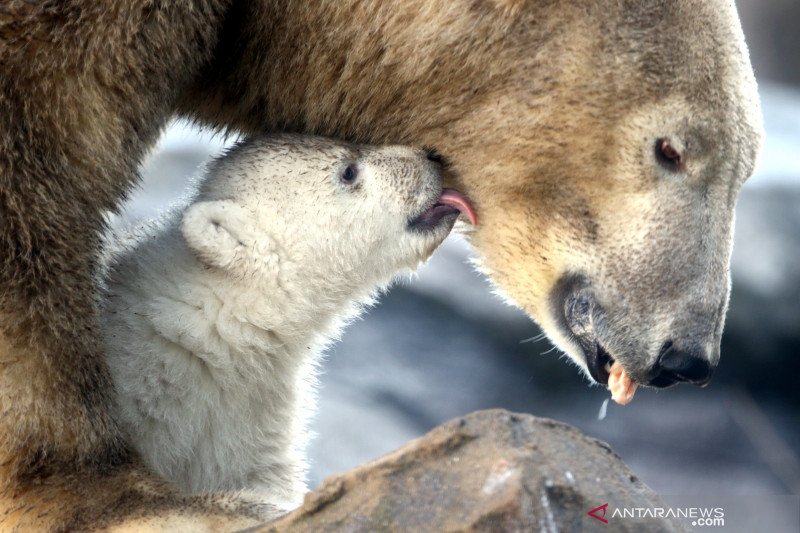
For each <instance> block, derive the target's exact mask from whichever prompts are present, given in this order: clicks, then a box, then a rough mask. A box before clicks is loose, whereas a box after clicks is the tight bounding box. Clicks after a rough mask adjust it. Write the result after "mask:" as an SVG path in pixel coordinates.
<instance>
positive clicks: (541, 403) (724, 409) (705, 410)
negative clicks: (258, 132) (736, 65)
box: [121, 0, 800, 530]
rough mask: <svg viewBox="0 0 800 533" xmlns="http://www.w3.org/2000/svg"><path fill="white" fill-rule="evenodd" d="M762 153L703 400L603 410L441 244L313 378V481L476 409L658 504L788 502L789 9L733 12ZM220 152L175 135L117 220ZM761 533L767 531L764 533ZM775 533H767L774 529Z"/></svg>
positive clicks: (795, 135) (792, 131)
mask: <svg viewBox="0 0 800 533" xmlns="http://www.w3.org/2000/svg"><path fill="white" fill-rule="evenodd" d="M737 5H738V6H739V9H740V13H741V16H742V21H743V24H744V29H745V34H746V35H747V38H748V43H749V45H750V49H751V55H752V61H753V65H754V67H755V71H756V75H757V77H758V79H759V85H760V91H761V98H762V104H763V110H764V115H765V121H766V129H767V141H766V146H765V149H764V151H763V153H762V157H761V160H760V165H759V167H758V170H757V172H756V174H755V176H754V177H753V178H751V179H750V180H749V181H748V182H747V184H746V186H745V187H744V191H743V193H742V195H741V199H740V201H739V205H738V208H737V222H736V240H735V248H734V255H733V282H734V285H733V295H732V300H731V309H730V312H729V314H728V322H727V327H726V330H725V336H724V338H723V348H722V361H721V364H720V366H719V369H718V372H717V374H716V377H715V379H714V381H713V382H712V384H711V385H710V386H709V387H708V388H706V389H703V390H701V389H696V388H691V387H688V386H679V387H676V388H672V389H668V390H665V391H655V390H649V389H639V391H638V392H637V394H636V398H635V401H634V402H633V403H632V404H631V405H629V406H626V407H620V406H617V405H615V404H610V405H609V406H608V413H607V417H606V418H605V419H604V420H602V421H601V420H598V411H599V409H600V407H601V404H602V403H603V401H604V400H605V399H606V398H607V397H608V393H607V392H606V391H605V390H604V389H602V388H599V387H590V386H589V384H588V381H587V379H585V378H584V377H582V375H580V374H579V372H578V370H577V368H576V367H574V366H572V365H571V364H568V363H567V362H566V361H565V360H564V359H565V358H564V357H563V356H561V355H560V354H559V353H558V352H557V351H556V350H553V349H552V347H551V346H550V344H549V342H548V341H547V340H546V339H541V338H540V337H539V333H540V332H539V331H538V329H537V327H536V326H535V325H534V324H533V323H532V322H531V321H530V319H528V318H527V317H526V316H525V315H524V314H523V313H522V312H520V311H518V310H516V309H514V308H511V307H509V306H507V305H505V304H504V303H503V302H502V301H501V300H500V299H499V298H498V297H496V296H494V295H493V294H492V291H491V287H490V285H489V283H488V282H487V281H486V280H485V279H483V278H482V277H481V276H480V275H478V274H477V273H475V271H474V270H473V268H472V267H471V266H470V263H469V257H470V250H469V246H468V245H467V244H466V243H465V242H464V241H463V240H461V239H460V238H458V237H451V238H450V239H448V241H447V242H446V243H445V245H444V246H443V247H442V248H440V249H439V251H438V252H437V253H436V254H435V256H434V258H433V259H432V260H431V261H430V262H429V263H428V264H427V265H426V266H425V267H424V268H423V269H422V270H421V271H420V272H419V275H418V276H417V277H416V278H415V279H414V280H412V281H410V282H408V283H404V284H401V285H398V286H396V287H395V288H394V289H393V290H392V291H391V292H390V293H389V294H388V295H386V296H385V297H384V298H382V300H381V302H380V304H379V305H378V306H377V307H375V308H374V309H372V310H371V311H370V312H369V313H368V314H367V315H366V316H365V317H364V318H363V319H362V320H360V321H358V322H357V323H355V324H353V325H352V326H351V327H350V328H349V329H348V330H347V331H346V333H345V335H344V337H343V339H342V341H341V342H339V343H338V344H336V345H335V347H334V348H333V349H332V350H331V351H330V352H329V354H328V356H327V360H326V361H325V363H324V364H323V367H322V369H323V374H322V375H321V391H320V397H319V412H318V415H317V416H316V419H315V421H314V423H313V429H314V430H315V431H316V433H317V437H316V438H315V440H314V442H313V445H312V447H311V450H310V452H311V461H312V470H311V479H310V482H311V485H312V486H316V485H318V484H319V482H320V481H321V480H322V478H324V477H325V476H328V475H330V474H333V473H335V472H338V471H342V470H345V469H348V468H351V467H353V466H355V465H357V464H360V463H363V462H364V461H367V460H369V459H373V458H375V457H378V456H379V455H381V454H383V453H386V452H388V451H390V450H392V449H394V448H396V447H398V446H400V445H402V444H404V443H405V442H407V441H408V440H410V439H412V438H415V437H418V436H420V435H422V434H423V433H425V432H426V431H428V430H429V429H431V428H432V427H434V426H436V425H438V424H440V423H442V422H444V421H446V420H448V419H450V418H453V417H457V416H459V415H463V414H466V413H468V412H470V411H473V410H476V409H486V408H493V407H503V408H506V409H511V410H514V411H522V412H528V413H532V414H534V415H538V416H546V417H552V418H556V419H558V420H562V421H565V422H568V423H571V424H573V425H575V426H577V427H579V428H580V429H581V430H583V431H584V432H585V433H587V434H589V435H591V436H594V437H597V438H600V439H602V440H605V441H607V442H609V443H610V444H611V445H612V446H613V447H614V449H615V450H616V451H617V452H618V453H619V454H620V455H621V456H622V458H623V459H624V460H625V461H626V462H627V463H628V465H629V466H630V467H631V468H632V469H633V470H634V471H635V472H636V473H637V474H638V475H639V477H640V478H641V479H642V480H643V481H644V482H645V483H647V484H648V485H649V486H650V487H652V488H653V489H654V490H656V491H657V492H659V493H661V494H677V495H693V494H698V495H699V494H728V495H751V496H753V495H766V494H798V492H799V491H800V463H798V453H800V410H798V407H799V406H800V394H798V393H797V390H798V388H799V387H798V381H797V380H798V378H800V2H798V0H770V1H768V2H765V1H763V0H741V1H739V2H737ZM226 142H230V139H228V140H227V141H226V140H225V139H222V138H220V137H218V136H217V137H215V136H213V135H211V134H208V133H203V132H199V131H197V130H195V129H193V128H191V127H190V126H188V125H186V124H184V123H175V124H174V125H173V126H171V127H170V129H169V130H168V131H167V132H166V134H165V135H164V137H163V139H162V141H161V143H160V144H159V146H158V148H157V149H156V150H155V151H154V153H153V154H152V155H151V156H150V157H149V159H148V161H147V162H146V164H145V165H144V167H143V169H142V173H143V176H144V182H143V184H142V187H141V189H140V190H139V191H138V192H137V194H136V195H135V196H134V197H133V198H132V199H131V201H130V202H129V203H128V205H127V208H126V211H125V214H124V219H123V221H121V223H123V224H125V223H128V222H132V221H136V220H139V219H141V218H146V217H150V216H153V215H154V214H155V213H157V212H158V211H160V210H161V209H163V208H164V207H165V206H166V205H168V204H169V203H170V202H172V201H175V200H176V199H177V198H178V196H179V195H180V193H181V191H182V190H183V189H184V187H185V185H186V182H187V179H188V178H189V177H191V176H193V175H196V174H197V172H198V167H199V166H200V165H202V163H204V162H205V161H207V160H208V159H209V158H210V157H212V156H213V155H215V154H217V153H218V152H219V151H220V150H221V149H222V148H223V146H224V145H225V143H226ZM767 530H770V529H767ZM772 530H776V529H772Z"/></svg>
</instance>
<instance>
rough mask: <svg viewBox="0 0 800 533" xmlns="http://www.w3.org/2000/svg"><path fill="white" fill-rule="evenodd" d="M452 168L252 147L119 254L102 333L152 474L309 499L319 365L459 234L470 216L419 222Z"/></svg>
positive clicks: (352, 150) (278, 145)
mask: <svg viewBox="0 0 800 533" xmlns="http://www.w3.org/2000/svg"><path fill="white" fill-rule="evenodd" d="M348 167H349V168H350V169H353V173H354V178H352V179H351V180H349V181H347V182H343V180H342V178H341V176H342V175H343V173H344V172H345V169H347V168H348ZM440 170H441V166H440V165H439V164H437V163H434V162H431V161H429V160H428V159H427V156H426V153H424V152H422V151H421V150H411V149H408V148H401V147H381V148H370V147H365V146H358V147H356V146H351V145H345V144H341V143H335V142H332V141H327V140H323V139H319V138H309V137H286V136H283V137H270V138H266V139H263V138H262V139H255V140H250V141H247V142H246V143H245V144H242V145H239V146H237V147H235V148H234V149H233V150H231V151H230V152H228V153H227V154H226V155H225V156H224V157H223V158H221V159H219V160H217V161H216V162H215V163H214V164H213V165H212V166H211V169H210V170H209V172H208V173H207V175H206V176H205V177H204V178H203V181H202V184H201V186H200V192H199V194H198V196H197V197H196V198H195V199H194V200H193V201H192V203H191V204H190V205H188V206H187V207H185V208H183V209H181V210H179V211H178V212H175V213H173V214H171V215H169V216H167V217H165V218H164V219H162V220H161V221H159V222H158V223H155V224H150V225H148V226H147V227H146V228H145V229H143V230H141V231H140V232H139V234H138V236H137V238H136V240H135V241H134V242H130V241H129V243H128V245H127V247H126V248H124V249H123V250H121V251H118V252H116V253H115V254H114V256H113V257H112V258H111V260H110V265H109V270H108V274H107V296H106V300H105V301H104V302H103V304H102V312H101V324H102V330H103V337H104V339H105V343H106V350H107V353H108V362H109V367H110V369H111V374H112V376H113V379H114V382H115V384H116V386H117V391H118V393H119V398H118V404H119V420H120V422H121V423H122V426H123V429H124V430H126V433H127V434H128V435H129V436H130V438H131V440H132V442H133V443H134V446H135V447H136V449H137V450H138V451H139V452H140V453H141V455H142V457H143V458H144V460H145V462H146V463H147V464H148V466H150V467H151V468H152V469H153V470H154V471H155V472H156V473H158V474H159V475H160V476H162V477H163V478H165V479H167V480H170V481H173V482H174V483H175V484H176V485H178V486H179V487H180V488H181V489H182V490H184V491H186V492H188V493H205V492H214V491H223V490H225V491H235V490H244V489H247V490H249V491H253V492H256V493H257V494H258V495H259V496H261V497H262V498H264V499H265V500H266V501H268V502H269V503H272V504H274V505H276V506H278V507H280V508H282V509H287V510H288V509H289V508H292V507H295V506H297V505H298V504H299V503H300V501H301V500H302V496H303V493H304V492H305V483H304V479H305V461H304V458H303V452H304V449H305V441H306V439H307V437H306V429H305V423H306V418H307V416H308V414H309V413H310V412H311V411H312V410H313V403H314V402H313V394H314V393H313V386H314V366H315V364H316V362H317V360H318V358H319V355H320V352H321V350H322V349H323V348H324V346H325V345H326V344H327V343H328V342H329V341H330V340H331V338H333V337H335V336H337V335H338V333H339V331H340V329H341V326H342V325H343V324H344V323H345V322H346V321H349V320H350V319H352V318H354V317H355V315H356V313H357V312H358V311H359V309H360V307H361V305H363V304H366V303H369V302H370V301H371V300H372V295H373V294H374V293H375V292H376V291H377V290H379V289H381V288H383V287H384V286H386V284H388V283H389V282H390V281H391V279H392V278H393V277H394V276H395V275H397V274H398V273H399V272H401V271H404V270H406V271H407V270H409V269H411V268H413V267H415V266H416V265H417V264H418V263H419V262H421V261H423V260H425V259H427V257H428V256H429V255H430V253H431V252H432V251H433V249H434V248H435V247H436V246H437V245H438V244H439V243H440V242H441V241H442V240H443V239H444V238H445V237H446V236H447V234H448V233H449V230H450V228H451V227H452V226H453V223H454V222H455V219H456V217H457V215H458V212H457V211H455V210H453V211H449V214H447V215H446V216H445V217H444V218H442V219H441V220H440V221H439V222H438V223H437V224H436V225H435V226H434V227H428V228H426V229H420V228H419V227H417V226H413V225H410V224H409V220H412V219H415V218H416V217H417V216H418V215H419V214H420V213H422V212H425V211H427V209H428V208H429V207H431V206H432V205H434V204H435V203H436V201H437V199H438V198H439V195H440V192H441V174H440ZM288 184H291V186H287V185H288ZM437 209H438V208H437Z"/></svg>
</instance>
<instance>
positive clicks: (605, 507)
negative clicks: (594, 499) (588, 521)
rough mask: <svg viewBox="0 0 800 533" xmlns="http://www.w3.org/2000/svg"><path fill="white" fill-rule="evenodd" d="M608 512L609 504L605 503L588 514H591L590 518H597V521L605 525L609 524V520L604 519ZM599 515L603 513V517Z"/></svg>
mask: <svg viewBox="0 0 800 533" xmlns="http://www.w3.org/2000/svg"><path fill="white" fill-rule="evenodd" d="M607 510H608V504H607V503H604V504H603V505H601V506H599V507H595V508H594V509H592V510H591V511H589V513H588V514H589V516H591V517H592V518H596V519H598V520H600V521H601V522H602V523H604V524H608V520H606V519H605V518H604V517H605V516H606V511H607ZM598 513H603V516H599V514H598Z"/></svg>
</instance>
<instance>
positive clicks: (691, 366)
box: [648, 341, 716, 388]
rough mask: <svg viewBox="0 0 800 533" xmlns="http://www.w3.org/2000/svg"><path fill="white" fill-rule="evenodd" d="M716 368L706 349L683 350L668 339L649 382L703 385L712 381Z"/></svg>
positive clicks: (655, 384)
mask: <svg viewBox="0 0 800 533" xmlns="http://www.w3.org/2000/svg"><path fill="white" fill-rule="evenodd" d="M715 368H716V365H714V364H712V363H711V361H710V358H709V354H707V353H706V352H705V350H702V349H696V350H691V351H687V350H682V349H680V348H678V347H677V346H675V344H673V343H672V341H667V342H666V343H665V344H664V347H663V348H662V350H661V354H660V355H659V357H658V360H657V361H656V364H655V365H654V367H653V370H652V374H653V376H654V377H653V378H652V379H651V380H650V383H648V384H649V385H651V386H653V387H658V388H664V387H669V386H671V385H675V384H676V383H682V382H683V383H692V384H694V385H699V386H701V387H702V386H705V385H707V384H708V383H709V382H710V381H711V376H712V375H713V374H714V369H715Z"/></svg>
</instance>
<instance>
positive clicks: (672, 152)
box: [656, 138, 683, 172]
mask: <svg viewBox="0 0 800 533" xmlns="http://www.w3.org/2000/svg"><path fill="white" fill-rule="evenodd" d="M656 160H658V162H659V164H660V165H661V166H662V167H664V168H665V169H667V170H669V171H671V172H679V171H681V170H683V155H682V154H681V152H680V150H679V149H678V148H676V147H675V146H674V145H673V144H672V141H670V140H669V139H663V138H662V139H657V140H656Z"/></svg>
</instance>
